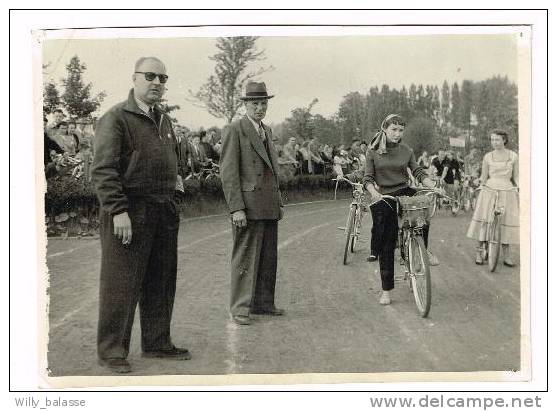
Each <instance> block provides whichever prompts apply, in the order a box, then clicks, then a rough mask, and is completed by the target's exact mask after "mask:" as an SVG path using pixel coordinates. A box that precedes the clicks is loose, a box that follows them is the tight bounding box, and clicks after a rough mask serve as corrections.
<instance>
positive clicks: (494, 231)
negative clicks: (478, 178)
mask: <svg viewBox="0 0 557 411" xmlns="http://www.w3.org/2000/svg"><path fill="white" fill-rule="evenodd" d="M484 188H485V189H488V190H491V191H494V192H495V199H494V201H493V206H492V209H491V220H489V218H488V221H487V242H486V244H485V245H484V260H487V263H488V266H489V271H491V272H494V271H495V269H496V268H497V263H498V262H499V253H500V250H501V221H502V220H503V217H504V216H505V206H502V205H499V204H498V203H499V193H500V192H502V191H515V192H518V188H517V187H513V188H508V189H495V188H491V187H489V186H486V185H484V186H482V187H478V188H477V189H476V190H482V189H484Z"/></svg>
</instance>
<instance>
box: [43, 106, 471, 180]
mask: <svg viewBox="0 0 557 411" xmlns="http://www.w3.org/2000/svg"><path fill="white" fill-rule="evenodd" d="M51 117H52V118H51V120H50V121H47V119H46V117H45V118H44V166H45V173H46V176H47V178H50V177H52V176H55V175H57V174H58V173H60V172H61V171H62V170H63V169H64V168H65V167H68V166H71V167H74V168H75V167H81V173H80V174H79V175H85V176H86V178H89V175H90V174H89V165H90V163H91V161H92V157H93V155H94V152H93V136H94V123H93V122H92V121H90V120H86V119H82V120H77V121H76V120H67V119H66V118H65V115H64V113H63V112H62V110H59V109H58V110H55V111H54V112H53V113H52V116H51ZM175 132H176V138H177V140H178V142H179V145H180V156H181V159H180V161H181V162H182V163H183V165H184V167H183V168H184V169H185V170H186V173H187V174H188V175H189V174H191V175H200V174H202V172H203V171H204V170H208V169H212V170H216V172H218V163H219V160H220V154H221V146H222V141H221V137H220V130H219V129H217V128H211V129H209V130H207V131H206V130H203V129H202V130H199V131H190V130H188V129H187V128H185V127H182V126H180V125H177V126H176V127H175ZM273 143H274V145H275V148H276V149H277V152H278V153H279V166H280V169H281V170H280V172H281V174H282V176H283V177H286V178H289V177H294V176H298V175H327V174H332V175H334V176H344V175H348V174H352V173H354V172H359V173H363V171H364V167H365V154H366V151H367V148H368V145H367V143H366V142H365V141H363V140H359V139H354V140H353V141H352V144H350V145H344V144H339V145H330V144H322V143H320V142H319V139H318V138H317V137H311V138H309V139H307V140H301V139H298V138H296V137H289V138H288V140H286V142H285V144H284V145H282V144H280V141H279V139H278V138H275V139H274V141H273ZM480 157H481V156H480V155H479V154H478V152H477V150H476V149H472V150H471V151H470V153H469V154H468V155H467V156H466V157H464V158H463V157H462V156H461V154H460V152H456V153H453V152H451V151H449V150H446V149H440V150H439V151H438V153H436V154H434V155H429V154H428V153H427V151H424V152H422V153H421V155H420V156H419V157H418V158H417V161H418V164H419V165H420V166H422V167H423V168H424V169H425V170H427V171H428V173H429V174H430V175H431V176H433V177H434V178H437V179H438V180H439V181H441V182H442V184H443V185H449V187H450V186H453V185H454V184H458V181H461V180H462V177H463V176H464V175H469V176H473V177H477V176H479V173H480V167H481V158H480ZM74 175H75V173H74ZM455 182H456V183H455Z"/></svg>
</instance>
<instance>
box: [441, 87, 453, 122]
mask: <svg viewBox="0 0 557 411" xmlns="http://www.w3.org/2000/svg"><path fill="white" fill-rule="evenodd" d="M450 111H451V91H450V89H449V83H447V80H445V81H443V86H442V87H441V124H443V125H445V124H447V123H448V122H449V121H450V117H449V116H450Z"/></svg>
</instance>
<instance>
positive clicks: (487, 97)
mask: <svg viewBox="0 0 557 411" xmlns="http://www.w3.org/2000/svg"><path fill="white" fill-rule="evenodd" d="M476 89H477V92H476V93H475V101H474V105H473V107H472V109H473V111H474V114H475V115H476V119H477V121H478V124H477V126H476V128H475V136H476V143H475V146H476V147H477V148H479V149H480V150H481V151H487V150H489V149H490V141H489V132H490V130H492V129H493V128H496V127H501V128H503V129H505V130H507V131H508V132H509V145H508V146H509V148H511V149H515V150H516V149H518V88H517V86H516V84H514V83H511V82H510V81H509V80H508V78H507V77H499V76H497V77H492V78H490V79H487V80H484V81H481V82H480V83H479V84H477V85H476Z"/></svg>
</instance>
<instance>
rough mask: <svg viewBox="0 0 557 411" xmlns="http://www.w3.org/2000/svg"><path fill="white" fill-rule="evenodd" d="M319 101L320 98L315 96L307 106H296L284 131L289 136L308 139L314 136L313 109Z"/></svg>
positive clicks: (285, 124) (285, 123)
mask: <svg viewBox="0 0 557 411" xmlns="http://www.w3.org/2000/svg"><path fill="white" fill-rule="evenodd" d="M318 101H319V100H317V99H316V98H314V99H313V101H312V102H311V103H310V104H309V105H308V106H307V107H301V108H295V109H294V110H292V111H291V115H290V117H288V118H287V119H286V120H285V122H284V132H285V134H286V135H287V136H288V137H296V138H298V139H301V140H307V139H308V138H310V137H311V136H313V118H312V115H311V109H312V108H313V106H314V105H315V104H317V102H318Z"/></svg>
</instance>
